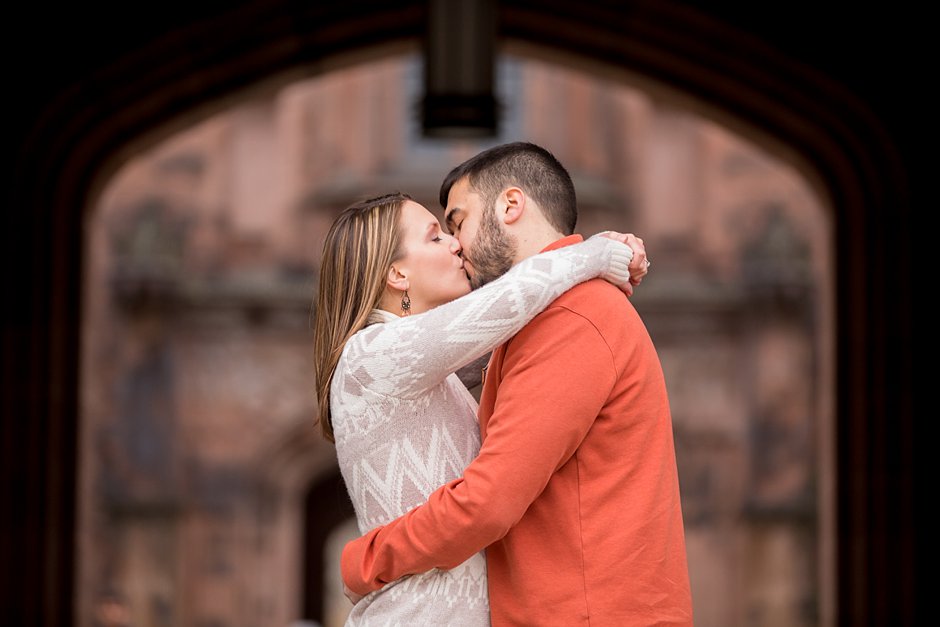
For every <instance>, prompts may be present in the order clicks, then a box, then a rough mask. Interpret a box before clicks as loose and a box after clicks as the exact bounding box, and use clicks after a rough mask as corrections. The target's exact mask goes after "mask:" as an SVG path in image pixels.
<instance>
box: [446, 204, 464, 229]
mask: <svg viewBox="0 0 940 627" xmlns="http://www.w3.org/2000/svg"><path fill="white" fill-rule="evenodd" d="M458 211H459V212H463V209H461V208H460V207H454V208H453V209H451V210H450V211H448V212H447V214H446V215H445V216H444V224H446V225H447V230H448V231H450V232H452V233H453V231H454V214H455V213H457V212H458Z"/></svg>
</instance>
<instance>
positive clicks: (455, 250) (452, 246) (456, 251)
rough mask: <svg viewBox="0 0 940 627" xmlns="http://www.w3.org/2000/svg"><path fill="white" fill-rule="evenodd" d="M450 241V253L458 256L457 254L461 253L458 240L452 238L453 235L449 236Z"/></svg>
mask: <svg viewBox="0 0 940 627" xmlns="http://www.w3.org/2000/svg"><path fill="white" fill-rule="evenodd" d="M450 239H451V242H450V252H452V253H454V254H455V255H459V254H460V253H461V250H462V249H461V247H460V240H458V239H457V238H456V237H454V236H453V235H451V236H450Z"/></svg>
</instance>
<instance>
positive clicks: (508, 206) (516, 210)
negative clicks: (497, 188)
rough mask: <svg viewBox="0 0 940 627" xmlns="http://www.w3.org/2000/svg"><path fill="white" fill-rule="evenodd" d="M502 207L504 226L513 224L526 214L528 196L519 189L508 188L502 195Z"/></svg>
mask: <svg viewBox="0 0 940 627" xmlns="http://www.w3.org/2000/svg"><path fill="white" fill-rule="evenodd" d="M500 201H501V203H500V204H501V205H503V206H504V208H503V211H502V212H501V213H502V215H501V217H502V220H503V224H512V223H514V222H516V221H517V220H518V219H519V218H521V217H522V214H523V212H525V206H526V195H525V192H524V191H522V190H521V189H519V188H518V187H507V188H506V189H505V190H504V191H503V193H502V194H500Z"/></svg>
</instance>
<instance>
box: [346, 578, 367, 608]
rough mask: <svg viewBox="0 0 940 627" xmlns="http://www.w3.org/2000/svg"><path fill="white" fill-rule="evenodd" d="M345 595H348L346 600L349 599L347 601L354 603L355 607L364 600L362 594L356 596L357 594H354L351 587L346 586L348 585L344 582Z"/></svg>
mask: <svg viewBox="0 0 940 627" xmlns="http://www.w3.org/2000/svg"><path fill="white" fill-rule="evenodd" d="M343 594H345V595H346V598H347V599H349V600H350V601H352V604H353V605H355V604H356V603H358V602H359V601H361V600H362V595H361V594H356V593H355V592H353V591H352V590H350V589H349V587H348V586H346V583H345V582H343Z"/></svg>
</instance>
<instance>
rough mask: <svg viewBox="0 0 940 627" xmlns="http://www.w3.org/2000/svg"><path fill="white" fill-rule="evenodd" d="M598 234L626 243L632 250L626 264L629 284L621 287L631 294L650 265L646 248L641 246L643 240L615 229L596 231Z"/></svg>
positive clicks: (641, 280) (628, 294)
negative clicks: (628, 272)
mask: <svg viewBox="0 0 940 627" xmlns="http://www.w3.org/2000/svg"><path fill="white" fill-rule="evenodd" d="M598 235H599V236H601V237H607V238H609V239H612V240H617V241H618V242H620V243H622V244H626V245H627V246H629V247H630V250H632V251H633V259H631V260H630V265H628V266H627V269H628V270H630V283H631V285H629V286H626V287H625V288H623V291H624V292H626V293H627V296H633V286H634V285H639V284H640V283H642V282H643V277H645V276H646V273H647V272H649V267H650V265H651V264H650V261H649V259H647V258H646V248H645V247H644V246H643V240H642V239H640V238H639V237H637V236H636V235H634V234H633V233H618V232H616V231H604V232H603V233H598Z"/></svg>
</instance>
